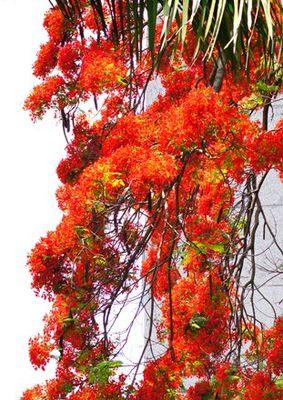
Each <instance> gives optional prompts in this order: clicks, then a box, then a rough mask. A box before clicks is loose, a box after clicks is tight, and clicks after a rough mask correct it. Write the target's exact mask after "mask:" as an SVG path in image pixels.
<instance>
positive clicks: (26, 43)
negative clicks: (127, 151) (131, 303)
mask: <svg viewBox="0 0 283 400" xmlns="http://www.w3.org/2000/svg"><path fill="white" fill-rule="evenodd" d="M47 8H48V0H36V1H34V0H0V38H1V39H0V40H1V44H0V49H1V56H0V57H1V62H0V88H1V95H0V115H1V118H0V123H1V147H0V176H1V195H0V202H1V204H0V221H1V231H0V234H1V242H0V243H1V279H0V304H1V323H0V356H1V371H0V377H1V379H0V381H1V399H3V400H4V399H5V400H17V399H19V398H20V396H21V393H22V391H23V390H24V389H26V388H28V387H30V386H33V385H34V384H35V383H37V382H40V381H41V380H42V379H43V377H46V375H47V374H49V373H50V372H47V374H46V373H42V372H38V371H34V370H33V369H32V367H31V365H30V363H29V359H28V349H27V343H28V339H29V337H30V336H33V335H34V334H36V333H37V332H38V331H39V330H40V328H41V326H42V322H41V319H42V316H43V315H44V313H45V312H46V310H47V309H48V304H46V303H44V302H43V301H42V300H40V299H36V298H35V296H34V294H33V292H32V290H31V289H30V277H29V273H28V270H27V268H26V267H25V264H26V255H27V253H28V252H29V250H30V249H31V248H32V247H33V245H34V244H35V243H36V241H37V240H38V238H39V237H40V236H43V235H44V234H45V233H46V231H47V230H49V229H53V228H54V227H55V226H56V223H57V222H58V220H59V218H60V213H59V211H58V208H57V204H56V200H55V190H56V187H57V186H58V184H59V182H58V180H57V177H56V173H55V169H56V165H57V164H58V162H59V161H60V159H61V158H62V156H63V154H64V147H65V142H64V139H63V134H62V132H61V129H60V127H59V126H56V125H55V122H54V121H53V120H52V118H51V117H48V118H47V119H44V120H43V122H39V123H37V124H33V123H32V122H31V121H30V119H29V116H28V113H27V112H24V111H23V110H22V104H23V101H24V98H25V96H26V95H27V94H28V92H29V91H30V89H31V88H32V86H33V84H34V83H35V80H34V78H33V77H32V70H31V65H32V63H33V61H34V58H35V53H36V51H37V49H38V47H39V44H40V43H42V42H43V41H45V33H44V31H43V28H42V26H41V23H42V17H43V14H44V11H45V10H46V9H47Z"/></svg>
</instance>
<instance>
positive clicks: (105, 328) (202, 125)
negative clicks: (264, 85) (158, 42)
mask: <svg viewBox="0 0 283 400" xmlns="http://www.w3.org/2000/svg"><path fill="white" fill-rule="evenodd" d="M88 3H89V2H85V1H80V2H78V7H79V8H80V13H78V15H74V17H73V20H72V21H70V20H68V19H66V18H65V17H64V16H63V15H62V13H61V11H59V9H58V8H53V9H52V10H51V11H49V12H48V13H47V14H46V17H45V20H44V27H45V28H46V30H47V32H48V35H49V42H48V43H47V44H44V45H42V46H41V48H40V51H39V53H38V58H37V60H36V62H35V64H34V73H35V75H36V76H37V77H40V78H41V79H42V82H41V83H40V84H39V85H38V86H36V87H35V88H34V89H33V91H32V93H31V94H30V95H29V97H28V98H27V100H26V103H25V108H26V109H28V110H29V111H30V113H31V116H32V118H34V119H35V118H40V117H42V116H43V114H44V113H45V112H46V111H47V110H48V109H52V110H55V113H56V115H57V116H58V117H59V118H61V119H62V123H63V127H64V130H65V132H67V134H68V135H69V136H70V137H71V140H70V142H69V143H68V145H67V148H66V153H67V154H66V158H65V159H64V160H62V161H61V162H60V164H59V165H58V168H57V173H58V176H59V178H60V180H61V182H62V186H61V187H60V189H59V190H58V192H57V198H58V204H59V207H60V208H61V210H62V213H63V216H62V220H61V222H60V224H59V225H58V227H57V228H56V229H55V230H54V231H52V232H49V233H48V234H47V235H46V236H45V237H44V238H41V239H40V241H39V242H38V243H37V244H36V246H35V247H34V249H33V250H32V252H31V254H30V255H29V259H28V266H29V269H30V272H31V275H32V278H33V283H32V285H33V288H34V289H35V291H36V293H37V294H38V295H41V296H43V297H44V298H48V299H49V300H50V301H52V310H51V311H50V313H49V314H48V315H47V316H46V317H45V318H44V329H43V333H42V335H39V336H36V337H35V338H33V339H31V340H30V343H29V345H30V359H31V362H32V364H33V365H34V367H35V368H44V367H45V366H46V364H47V363H48V361H49V360H50V358H54V357H55V358H57V370H56V376H55V378H53V379H51V380H49V381H47V382H46V383H45V384H44V385H42V386H36V387H34V388H33V389H29V390H27V391H26V392H25V393H24V394H23V396H22V400H59V399H69V400H104V399H105V400H106V399H107V400H111V399H113V400H121V399H129V400H163V399H164V400H171V399H187V400H204V399H221V400H228V399H234V400H239V399H243V400H250V399H254V400H262V399H273V400H276V399H277V400H280V398H282V390H281V387H280V376H281V374H282V373H283V362H282V361H283V360H282V354H283V330H282V318H280V317H278V318H277V319H276V321H275V323H274V325H273V326H272V327H269V328H267V327H264V326H263V325H262V324H260V323H259V321H258V320H257V318H256V315H255V314H253V315H252V314H251V315H250V314H249V313H247V312H246V311H245V309H244V303H243V298H244V295H245V292H244V290H245V288H244V289H243V288H241V286H240V280H241V271H242V268H243V264H242V263H243V255H244V256H247V255H248V254H249V252H250V251H252V247H251V245H250V244H249V240H250V239H249V238H250V237H252V235H254V229H256V228H255V227H256V222H253V221H254V214H253V213H254V211H252V213H251V210H252V206H255V204H257V202H258V194H257V193H258V191H259V188H260V186H261V185H262V182H263V180H264V177H265V176H266V174H267V173H268V171H269V170H270V169H272V168H273V169H276V170H277V171H278V172H281V171H280V169H281V168H282V153H283V152H282V146H283V144H282V143H283V129H282V126H283V125H282V123H279V125H278V126H277V128H276V129H275V130H273V131H271V132H269V131H266V130H263V129H262V128H261V127H260V126H259V124H258V123H255V122H251V121H250V120H249V118H248V117H247V116H246V114H245V113H244V112H243V111H242V108H241V107H240V102H241V101H244V100H243V99H244V96H245V97H247V96H249V95H250V93H252V90H253V85H254V84H255V80H256V79H257V71H256V70H254V73H253V79H254V81H253V80H252V81H250V82H248V81H247V80H246V79H245V78H244V77H242V79H241V82H239V81H235V80H234V78H233V75H232V73H231V71H230V70H229V66H228V67H227V74H226V76H225V78H224V81H223V86H222V91H220V93H216V92H215V91H214V90H213V89H212V88H211V87H209V86H210V85H209V75H210V74H211V71H212V66H211V65H206V66H204V65H203V63H202V61H201V59H199V60H197V61H196V62H195V64H194V66H190V63H189V59H190V56H189V54H191V49H188V54H181V53H180V54H177V55H176V58H175V61H169V60H170V58H169V54H168V59H167V58H166V57H165V59H164V60H165V61H164V62H163V64H161V66H160V75H159V76H160V81H161V83H162V85H163V91H164V93H163V94H161V95H159V97H158V98H157V99H156V100H155V101H154V102H153V104H152V105H151V106H150V107H148V108H146V109H144V108H143V107H142V101H141V97H139V96H140V94H141V91H142V90H143V88H144V85H145V82H146V80H147V78H148V76H147V69H148V65H149V58H150V55H149V54H148V53H147V51H145V52H144V57H143V58H142V59H140V60H137V62H136V64H137V65H136V66H131V65H130V57H129V55H128V54H127V51H126V50H127V48H126V46H125V44H123V45H121V44H119V40H117V38H115V37H114V36H111V35H110V36H109V37H107V36H106V34H105V30H106V28H107V31H108V32H110V33H111V32H112V30H113V29H114V28H113V26H111V23H109V26H107V27H106V28H105V27H103V26H100V23H99V22H98V20H99V19H98V18H97V15H96V14H95V10H94V9H93V8H92V7H91V6H89V5H88ZM121 3H123V4H124V2H121ZM123 4H122V6H123ZM104 7H105V8H106V6H104ZM106 9H107V8H106ZM120 23H122V22H121V21H120ZM157 29H159V28H158V27H157ZM188 35H191V33H188ZM129 36H130V35H129ZM113 37H114V39H113ZM129 40H131V37H129ZM130 69H132V71H131V74H130V73H129V71H130ZM90 102H93V103H94V108H95V109H96V112H92V113H89V112H88V111H86V110H85V111H83V109H84V108H83V107H90V105H89V104H90ZM238 102H239V105H238V104H237V103H238ZM93 103H92V104H93ZM139 107H140V108H139ZM95 113H96V114H95ZM239 188H242V189H241V190H242V191H243V193H244V195H243V198H241V201H240V203H239ZM237 202H238V204H240V206H239V205H238V208H237V206H236V205H235V204H236V203H237ZM243 232H244V235H243ZM142 258H143V260H141V259H142ZM239 274H240V275H239ZM141 281H143V282H144V283H145V288H146V292H147V295H148V296H149V298H150V304H151V305H149V306H147V312H149V313H151V318H152V319H151V323H152V325H151V328H150V331H153V330H156V335H157V337H158V340H159V342H160V343H162V344H163V348H164V351H163V352H162V353H161V354H159V355H158V356H156V357H155V359H153V360H150V359H147V360H145V362H144V363H145V365H144V368H143V378H142V379H139V380H137V379H136V377H137V375H138V373H139V370H141V364H142V359H144V357H143V356H144V355H145V352H146V349H147V347H149V346H151V337H150V335H149V338H148V340H146V344H145V349H144V352H143V354H142V355H141V361H140V362H139V363H137V364H136V365H134V366H133V368H132V371H131V373H130V374H129V375H128V376H126V375H125V374H124V373H123V365H122V362H121V361H120V358H119V357H121V352H122V349H123V345H122V344H121V343H119V342H118V341H117V340H115V338H114V337H113V335H111V324H112V323H113V313H114V314H115V312H114V311H113V309H114V308H115V304H117V303H119V304H120V303H121V299H125V300H124V301H125V305H126V303H127V296H129V294H131V293H132V292H133V291H134V290H136V288H137V287H138V286H139V284H140V282H141ZM249 285H250V286H251V287H252V288H253V285H254V282H253V281H252V280H251V281H250V282H249V283H248V284H247V287H248V286H249ZM140 296H141V297H140V300H141V301H143V296H144V294H143V295H140ZM148 307H149V308H151V311H149V308H148ZM154 308H155V309H156V308H158V309H159V310H160V311H159V312H160V318H159V321H158V323H157V326H156V327H154V326H153V314H154ZM129 334H130V331H129ZM54 354H55V355H54ZM56 354H57V355H56ZM278 382H279V383H278Z"/></svg>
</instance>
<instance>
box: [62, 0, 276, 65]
mask: <svg viewBox="0 0 283 400" xmlns="http://www.w3.org/2000/svg"><path fill="white" fill-rule="evenodd" d="M56 3H57V5H58V7H59V8H60V9H61V10H62V13H64V15H65V16H67V17H68V18H70V17H71V16H72V15H74V13H75V6H74V5H75V3H76V1H74V0H56ZM89 3H90V5H91V6H92V7H93V9H94V10H96V16H97V17H98V18H99V19H100V22H101V26H103V27H104V30H105V32H104V33H105V34H106V17H105V15H104V11H103V10H104V9H103V3H104V4H106V3H107V6H108V8H110V15H111V19H112V23H113V30H112V33H111V34H112V35H115V36H116V40H120V39H122V40H123V38H124V37H126V33H127V34H129V31H130V32H131V39H132V40H131V46H132V49H131V53H132V54H133V55H135V57H138V56H139V53H140V52H142V49H143V47H144V46H143V45H144V27H145V26H147V37H148V48H149V49H150V51H151V52H152V56H153V59H154V60H155V64H156V60H159V59H160V58H161V56H162V53H163V52H164V51H165V50H166V48H167V46H168V43H170V46H172V47H174V46H175V47H177V46H180V45H181V46H184V45H185V44H186V38H187V35H186V33H187V30H188V27H189V26H190V27H191V28H192V29H193V30H194V33H195V35H196V38H197V44H196V52H195V54H196V55H197V54H198V53H199V51H200V50H201V51H202V52H203V54H204V58H205V59H209V58H210V57H211V56H212V55H213V53H214V51H215V49H218V50H219V49H221V52H222V54H224V57H225V58H226V60H229V61H230V62H231V63H232V65H237V66H239V60H240V59H241V58H243V55H245V56H246V58H248V57H249V54H250V52H251V47H250V46H249V44H250V42H251V38H252V37H254V38H256V40H257V41H258V43H261V44H263V47H264V51H265V54H263V56H264V57H265V58H266V59H268V60H269V63H270V65H272V64H274V60H275V59H276V62H277V63H278V62H279V61H280V55H281V48H282V11H283V5H282V1H281V0H132V1H131V0H126V1H125V3H126V8H127V13H126V15H124V11H123V9H122V7H120V6H119V4H120V3H121V0H111V1H110V0H107V1H104V2H103V1H102V0H90V1H89ZM117 18H119V19H120V20H122V21H124V23H122V24H120V26H119V28H118V27H117V24H116V25H115V23H116V19H117ZM158 23H161V24H162V33H161V43H160V45H159V46H158V47H157V46H156V26H157V24H158ZM173 26H174V27H175V26H177V29H176V28H174V29H175V31H174V33H173V34H172V29H173V28H172V27H173ZM113 32H114V33H113Z"/></svg>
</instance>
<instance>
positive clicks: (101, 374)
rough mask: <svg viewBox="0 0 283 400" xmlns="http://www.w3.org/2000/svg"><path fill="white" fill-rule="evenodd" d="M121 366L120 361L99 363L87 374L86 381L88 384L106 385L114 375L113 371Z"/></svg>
mask: <svg viewBox="0 0 283 400" xmlns="http://www.w3.org/2000/svg"><path fill="white" fill-rule="evenodd" d="M121 365H122V362H121V361H108V360H107V361H101V362H100V363H98V364H97V365H95V366H94V367H93V368H92V369H91V370H90V372H89V376H88V380H89V383H90V384H94V383H99V384H106V383H107V382H108V380H109V378H110V377H111V376H112V375H113V374H114V372H115V369H116V368H119V367H120V366H121Z"/></svg>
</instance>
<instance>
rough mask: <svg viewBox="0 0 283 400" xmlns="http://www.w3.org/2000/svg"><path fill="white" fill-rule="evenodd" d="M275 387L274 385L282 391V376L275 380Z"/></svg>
mask: <svg viewBox="0 0 283 400" xmlns="http://www.w3.org/2000/svg"><path fill="white" fill-rule="evenodd" d="M275 385H276V386H277V387H278V388H279V389H283V375H281V376H280V377H279V378H278V379H276V381H275Z"/></svg>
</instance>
